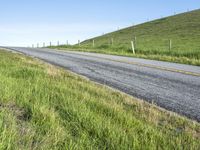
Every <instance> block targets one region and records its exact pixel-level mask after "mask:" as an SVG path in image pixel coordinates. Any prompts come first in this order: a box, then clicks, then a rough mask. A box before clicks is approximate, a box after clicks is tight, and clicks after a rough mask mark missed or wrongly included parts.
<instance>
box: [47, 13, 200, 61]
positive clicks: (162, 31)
mask: <svg viewBox="0 0 200 150" xmlns="http://www.w3.org/2000/svg"><path fill="white" fill-rule="evenodd" d="M93 41H94V45H93ZM131 41H134V42H135V51H136V55H133V54H132V49H131ZM170 41H171V48H170ZM51 48H58V49H67V50H69V48H70V50H81V51H90V52H99V53H108V54H117V55H126V56H134V57H142V58H148V59H156V60H164V61H172V62H178V63H185V64H192V65H200V10H194V11H191V12H187V13H182V14H178V15H175V16H170V17H166V18H162V19H158V20H154V21H150V22H146V23H143V24H139V25H136V26H132V27H129V28H125V29H122V30H119V31H116V32H112V33H109V34H105V35H103V36H99V37H95V38H92V39H89V40H86V41H83V42H82V43H80V45H78V44H77V45H73V46H69V45H68V46H67V45H61V46H59V47H58V46H55V47H51Z"/></svg>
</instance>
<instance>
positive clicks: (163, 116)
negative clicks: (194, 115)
mask: <svg viewBox="0 0 200 150" xmlns="http://www.w3.org/2000/svg"><path fill="white" fill-rule="evenodd" d="M199 141H200V124H199V123H197V122H195V121H191V120H188V119H186V118H184V117H180V116H179V115H176V114H174V113H171V112H167V111H164V110H161V109H159V108H158V107H157V106H155V105H153V104H152V105H151V104H148V103H146V102H144V101H142V100H137V99H134V98H132V97H130V96H128V95H125V94H122V93H120V92H117V91H114V90H112V89H110V88H107V87H105V86H103V85H97V84H95V83H93V82H91V81H89V80H87V79H85V78H83V77H80V76H77V75H75V74H73V73H71V72H68V71H64V70H63V69H62V68H57V67H54V66H52V65H49V64H46V63H43V62H41V61H39V60H36V59H33V58H29V57H26V56H24V55H21V54H16V53H11V52H7V51H3V50H0V149H13V150H14V149H120V150H121V149H200V142H199Z"/></svg>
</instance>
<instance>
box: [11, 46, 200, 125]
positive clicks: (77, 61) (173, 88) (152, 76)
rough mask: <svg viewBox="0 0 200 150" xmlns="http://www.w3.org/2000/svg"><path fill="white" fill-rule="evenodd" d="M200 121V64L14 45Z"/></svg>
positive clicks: (25, 52) (19, 49) (34, 55)
mask: <svg viewBox="0 0 200 150" xmlns="http://www.w3.org/2000/svg"><path fill="white" fill-rule="evenodd" d="M12 50H14V51H18V52H22V53H24V54H26V55H30V56H33V57H36V58H39V59H42V60H44V61H47V62H49V63H51V64H54V65H58V66H61V67H64V68H66V69H69V70H71V71H73V72H75V73H78V74H81V75H83V76H86V77H88V78H89V79H91V80H93V81H96V82H98V83H101V84H105V85H108V86H110V87H113V88H116V89H118V90H121V91H123V92H125V93H127V94H130V95H132V96H134V97H137V98H140V99H143V100H146V101H148V102H152V101H153V102H154V103H155V104H157V105H158V106H160V107H163V108H165V109H167V110H170V111H174V112H176V113H179V114H181V115H184V116H187V117H188V118H191V119H194V120H197V121H198V122H200V67H196V66H190V65H181V64H176V63H168V62H161V61H153V60H144V59H138V58H130V57H120V56H111V55H104V54H94V53H83V52H68V51H67V52H63V51H56V50H51V49H36V48H35V49H32V48H12Z"/></svg>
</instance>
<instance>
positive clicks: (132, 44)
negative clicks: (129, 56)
mask: <svg viewBox="0 0 200 150" xmlns="http://www.w3.org/2000/svg"><path fill="white" fill-rule="evenodd" d="M131 47H132V50H133V54H135V47H134V42H133V41H131Z"/></svg>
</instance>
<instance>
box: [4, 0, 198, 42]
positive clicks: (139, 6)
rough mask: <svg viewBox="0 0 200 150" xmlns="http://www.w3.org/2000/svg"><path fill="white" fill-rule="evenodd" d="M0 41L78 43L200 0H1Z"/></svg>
mask: <svg viewBox="0 0 200 150" xmlns="http://www.w3.org/2000/svg"><path fill="white" fill-rule="evenodd" d="M0 6H1V7H0V45H6V46H7V45H10V46H31V45H32V44H36V43H40V44H41V45H42V43H43V42H45V43H49V41H52V42H53V43H57V41H60V43H66V40H69V43H71V44H73V43H76V42H77V41H78V40H79V39H80V40H84V39H87V38H90V37H93V36H97V35H102V34H103V33H107V32H110V31H114V30H117V29H118V28H123V27H127V26H131V25H133V24H138V23H142V22H146V21H147V20H153V19H157V18H160V17H164V16H169V15H173V14H174V13H181V12H185V11H187V10H193V9H198V8H200V1H199V0H166V1H164V0H137V1H136V0H98V1H97V0H96V1H95V0H1V3H0Z"/></svg>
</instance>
